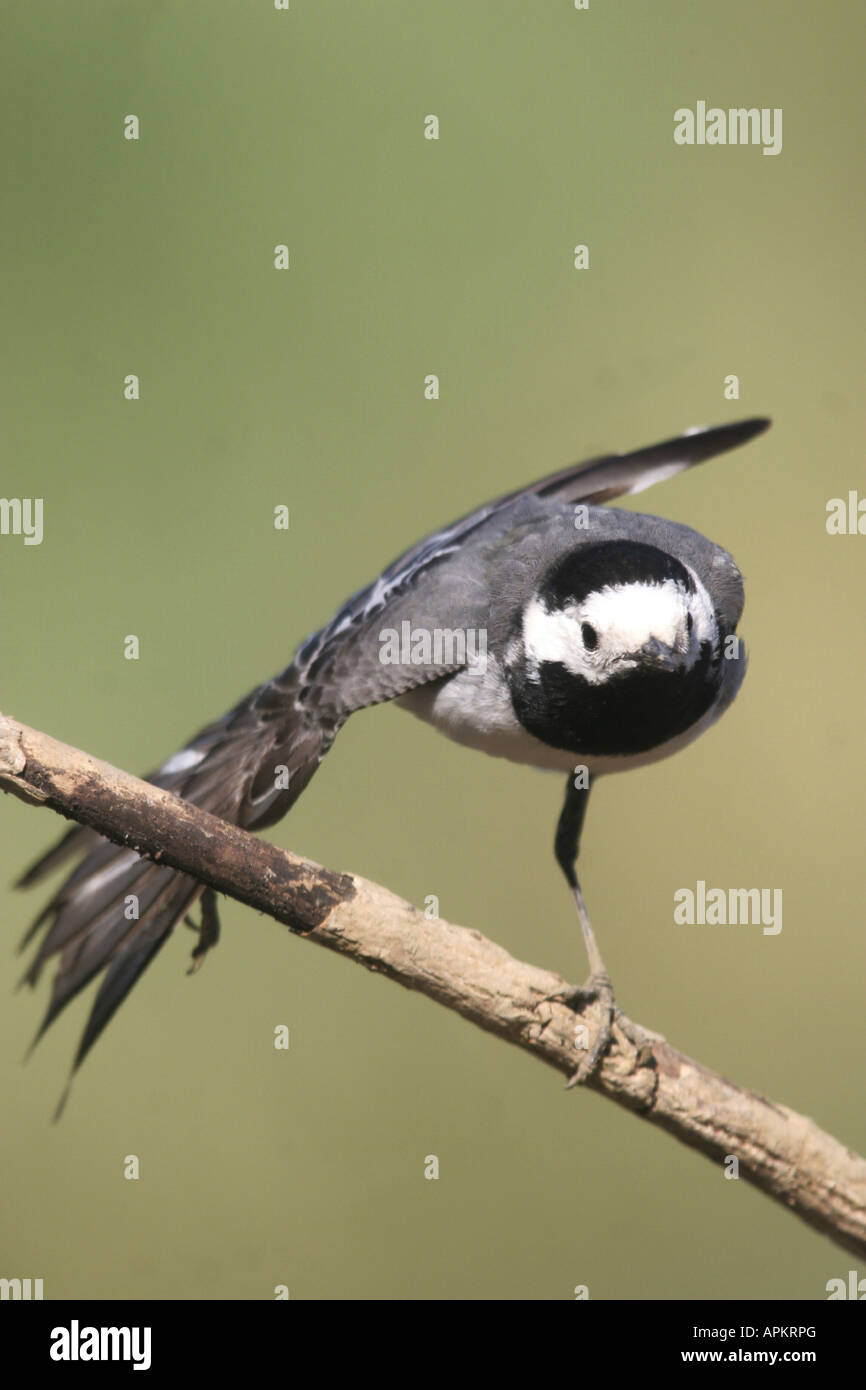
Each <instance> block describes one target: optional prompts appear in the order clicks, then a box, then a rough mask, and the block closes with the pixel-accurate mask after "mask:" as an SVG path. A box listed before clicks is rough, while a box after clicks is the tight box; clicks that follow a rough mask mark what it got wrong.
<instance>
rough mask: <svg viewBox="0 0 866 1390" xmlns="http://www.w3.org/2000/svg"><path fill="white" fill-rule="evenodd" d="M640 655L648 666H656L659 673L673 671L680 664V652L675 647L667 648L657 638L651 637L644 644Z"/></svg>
mask: <svg viewBox="0 0 866 1390" xmlns="http://www.w3.org/2000/svg"><path fill="white" fill-rule="evenodd" d="M640 654H641V656H642V657H643V659H644V660H645V661H646V662H647V663H648V664H649V665H650V666H657V667H658V668H659V670H661V671H674V670H676V669H677V667H678V666H680V665H681V663H682V652H678V651H677V649H676V647H669V646H668V644H667V643H666V642H662V641H661V639H660V638H658V637H651V638H650V639H649V641H648V642H645V643H644V645H643V646H642V647H641V653H640Z"/></svg>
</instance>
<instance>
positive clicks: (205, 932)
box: [183, 888, 220, 975]
mask: <svg viewBox="0 0 866 1390" xmlns="http://www.w3.org/2000/svg"><path fill="white" fill-rule="evenodd" d="M183 920H184V925H185V926H187V927H191V928H192V930H193V931H196V932H198V942H197V944H196V946H195V948H194V949H193V953H192V965H191V966H190V967H189V970H188V971H187V972H186V973H187V975H194V974H195V973H196V971H197V970H198V969H200V967H201V963H202V961H203V960H204V958H205V956H206V955H207V953H208V951H210V950H212V948H213V947H214V946H216V944H217V942H218V941H219V939H220V920H219V916H218V914H217V905H216V893H215V892H214V891H213V889H212V888H206V889H205V890H204V892H203V893H202V897H201V921H200V922H196V921H194V920H193V918H192V917H190V915H189V913H187V915H186V916H185V917H184V919H183Z"/></svg>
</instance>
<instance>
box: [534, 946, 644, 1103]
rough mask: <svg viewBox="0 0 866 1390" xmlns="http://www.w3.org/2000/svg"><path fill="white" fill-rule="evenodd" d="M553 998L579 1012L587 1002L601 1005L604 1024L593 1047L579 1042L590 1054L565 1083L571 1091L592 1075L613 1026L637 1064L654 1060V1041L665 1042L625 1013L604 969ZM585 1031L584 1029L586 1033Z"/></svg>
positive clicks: (605, 1047)
mask: <svg viewBox="0 0 866 1390" xmlns="http://www.w3.org/2000/svg"><path fill="white" fill-rule="evenodd" d="M551 998H552V999H555V1000H556V1001H557V1002H558V1003H560V1004H565V1005H566V1006H567V1007H568V1008H570V1009H574V1010H575V1011H576V1012H577V1013H582V1012H583V1009H584V1007H585V1006H586V1005H587V1004H601V1007H602V1018H601V1024H600V1026H599V1028H598V1031H597V1033H596V1035H595V1038H594V1040H593V1044H592V1047H589V1046H588V1044H587V1043H586V1042H584V1041H582V1040H581V1041H580V1042H578V1043H577V1046H582V1047H583V1048H584V1049H585V1050H586V1054H587V1055H586V1056H585V1057H584V1058H583V1060H582V1061H581V1062H580V1064H579V1066H577V1067H576V1068H575V1070H574V1071H573V1072H572V1074H571V1076H570V1077H569V1078H568V1080H567V1082H566V1083H565V1089H566V1090H567V1091H570V1090H571V1088H572V1087H573V1086H582V1085H583V1083H584V1082H585V1081H588V1080H589V1078H590V1077H591V1076H592V1075H593V1073H594V1072H595V1070H596V1069H597V1067H598V1064H599V1062H600V1061H601V1059H602V1057H603V1056H604V1054H605V1053H606V1052H607V1049H608V1048H609V1047H610V1044H611V1042H612V1040H613V1030H614V1026H616V1028H617V1030H618V1031H619V1032H620V1033H622V1034H623V1036H624V1037H625V1038H626V1039H627V1040H628V1042H630V1043H631V1045H632V1047H633V1048H634V1049H635V1053H636V1058H635V1064H636V1065H637V1066H646V1065H647V1064H649V1063H651V1060H652V1045H653V1043H656V1042H664V1038H663V1037H662V1035H661V1034H660V1033H650V1032H649V1031H648V1030H647V1029H646V1028H641V1026H640V1024H638V1023H633V1022H632V1020H631V1019H630V1018H627V1017H626V1015H625V1014H624V1013H623V1011H622V1009H621V1008H620V1007H619V1005H618V1004H617V1002H616V1000H615V998H614V994H613V986H612V984H611V982H610V976H609V975H606V974H603V973H602V974H598V975H592V976H590V978H589V979H588V980H587V981H586V984H583V985H578V986H576V987H574V988H569V989H564V990H562V991H561V992H560V993H558V994H554V995H552V996H551ZM586 1031H587V1030H586V1029H584V1035H585V1034H586Z"/></svg>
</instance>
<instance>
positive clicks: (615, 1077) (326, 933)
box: [0, 715, 866, 1256]
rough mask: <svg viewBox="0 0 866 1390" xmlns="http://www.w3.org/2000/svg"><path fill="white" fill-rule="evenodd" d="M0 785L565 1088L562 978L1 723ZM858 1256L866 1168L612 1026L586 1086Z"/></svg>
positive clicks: (571, 1057)
mask: <svg viewBox="0 0 866 1390" xmlns="http://www.w3.org/2000/svg"><path fill="white" fill-rule="evenodd" d="M0 786H2V787H3V789H4V790H6V791H11V792H14V793H15V794H16V795H18V796H19V797H21V798H22V799H23V800H25V801H29V802H31V803H35V804H38V805H43V806H47V807H49V808H50V809H51V810H53V811H57V812H59V813H60V814H61V815H63V816H66V817H68V818H69V819H71V820H75V821H79V822H80V823H81V824H83V825H88V826H91V827H92V828H93V829H94V830H98V831H99V832H100V834H102V835H104V836H106V837H107V838H108V839H110V840H113V841H114V842H115V843H116V844H118V845H124V846H126V847H128V848H130V849H134V850H137V851H138V853H140V854H142V855H145V856H147V857H148V858H151V859H154V860H157V861H158V862H159V863H161V864H168V865H171V866H172V867H174V868H177V869H182V870H183V871H184V872H185V873H187V874H190V875H192V876H193V877H194V878H196V879H199V880H200V881H201V882H202V883H206V884H209V885H210V886H211V887H213V888H215V889H216V890H218V891H219V892H221V893H226V894H228V896H229V897H232V898H237V900H238V901H239V902H242V903H247V904H248V905H249V906H250V907H254V908H257V909H258V910H259V911H260V912H264V913H266V914H267V915H268V916H270V917H274V918H276V920H277V921H278V922H282V923H284V924H285V925H286V926H288V927H290V928H291V929H292V930H293V931H297V932H303V933H305V934H309V938H308V939H309V940H311V941H315V942H318V944H319V945H320V946H326V947H327V948H328V949H329V950H332V951H338V952H340V954H341V955H345V956H349V957H350V958H351V959H353V960H356V961H358V962H359V963H360V964H362V965H365V966H366V967H367V969H368V970H373V971H376V972H378V973H380V974H382V975H387V976H388V977H389V978H390V979H392V980H397V981H398V982H399V983H400V984H402V985H404V986H406V988H408V989H415V990H418V991H419V992H420V993H422V994H426V995H428V996H429V998H431V999H436V1000H437V1001H438V1002H439V1003H440V1004H444V1005H445V1006H446V1007H447V1008H450V1009H454V1010H455V1011H456V1012H457V1013H459V1014H462V1015H463V1017H464V1018H467V1019H469V1020H470V1021H471V1022H472V1023H475V1024H477V1025H478V1027H480V1028H484V1029H485V1030H486V1031H487V1032H489V1033H495V1034H496V1035H497V1036H498V1037H500V1038H503V1039H504V1040H505V1041H507V1042H511V1043H516V1044H517V1045H518V1046H519V1047H522V1048H524V1049H525V1050H526V1051H528V1052H531V1053H532V1054H533V1055H534V1056H535V1057H537V1058H538V1059H539V1061H542V1062H546V1063H547V1064H548V1065H549V1066H552V1067H556V1068H557V1069H558V1070H559V1071H561V1072H563V1073H565V1074H567V1075H571V1073H572V1072H573V1071H574V1069H575V1066H576V1063H577V1061H578V1060H579V1058H580V1055H581V1054H580V1053H579V1052H578V1051H576V1046H575V1028H576V1024H579V1023H584V1024H586V1025H588V1027H589V1033H590V1038H591V1037H592V1035H593V1034H594V1031H595V1028H596V1026H597V1024H598V1014H597V1012H596V1006H594V1005H591V1006H589V1007H587V1008H586V1009H585V1010H584V1012H583V1013H582V1014H581V1015H580V1016H577V1015H576V1014H575V1013H574V1011H573V1010H572V1009H570V1008H568V1007H566V1006H565V1005H563V1004H561V1003H559V1002H557V999H556V997H555V996H557V995H558V994H560V993H561V992H562V991H563V990H564V989H565V988H566V982H565V981H564V980H563V979H561V978H560V976H558V975H555V974H552V973H551V972H550V971H548V970H542V969H540V968H539V967H537V966H534V965H529V964H526V963H525V962H523V961H518V960H515V959H514V958H513V957H512V956H510V955H509V954H508V952H507V951H505V950H503V949H502V947H501V946H497V945H496V944H495V943H494V942H492V941H488V940H487V938H486V937H484V936H482V934H481V933H480V932H478V931H473V930H471V929H469V928H466V927H458V926H454V925H452V924H451V923H449V922H444V921H441V920H430V919H428V918H426V917H425V916H424V915H423V914H422V913H421V912H419V911H418V910H417V909H416V908H414V907H413V906H412V905H411V904H410V903H407V902H404V901H403V899H401V898H398V897H396V896H395V895H394V894H393V893H390V892H388V890H387V889H385V888H381V887H379V886H378V885H377V884H375V883H369V882H368V881H367V880H365V879H363V878H360V877H359V876H358V875H356V874H338V873H334V872H332V871H331V870H329V869H323V868H321V867H320V866H319V865H318V864H315V863H313V862H312V861H310V860H307V859H301V858H299V857H298V856H297V855H294V854H291V853H289V852H287V851H285V850H280V849H277V848H275V847H274V846H273V845H270V844H268V843H267V842H265V841H264V840H260V839H259V838H258V837H257V836H255V835H250V834H248V833H247V832H246V831H244V830H239V829H237V827H235V826H233V825H229V824H228V823H227V822H226V821H223V820H220V819H219V818H218V817H216V816H212V815H209V814H208V813H207V812H206V811H201V810H199V809H198V808H197V807H195V806H193V805H191V804H190V803H189V802H186V801H183V800H181V799H180V798H179V797H176V796H174V795H173V794H172V793H170V792H166V791H162V790H160V789H159V788H157V787H153V786H151V785H150V784H149V783H147V782H142V781H139V780H138V778H136V777H130V776H129V775H128V774H127V773H125V772H120V771H118V769H117V768H114V767H111V766H110V765H109V764H108V763H103V762H99V761H98V760H97V759H96V758H91V757H90V756H89V755H88V754H86V753H82V752H80V751H79V750H78V749H75V748H70V747H68V746H67V745H66V744H63V743H58V742H57V741H56V740H55V739H52V738H49V737H48V736H47V735H46V734H42V733H38V732H37V731H36V730H34V729H30V728H27V727H26V726H25V725H23V724H19V723H18V722H17V721H15V720H13V719H10V718H6V717H5V716H3V715H0ZM588 1084H589V1085H590V1086H591V1087H592V1088H593V1089H594V1090H596V1091H599V1092H600V1093H601V1094H602V1095H605V1096H607V1097H608V1099H610V1100H613V1101H616V1102H617V1103H618V1104H620V1105H624V1106H626V1107H627V1108H628V1109H630V1110H633V1111H634V1112H635V1113H636V1114H638V1115H639V1116H640V1117H641V1118H642V1119H644V1120H646V1121H648V1122H649V1123H650V1124H654V1125H658V1126H659V1127H660V1128H662V1129H665V1130H667V1131H668V1133H670V1134H672V1135H674V1136H675V1137H676V1138H677V1139H679V1140H681V1141H682V1142H683V1143H684V1144H689V1145H690V1146H691V1147H693V1148H696V1149H699V1150H700V1151H701V1152H702V1153H704V1154H706V1156H707V1157H708V1158H710V1159H712V1160H713V1161H714V1162H716V1163H719V1164H721V1163H723V1162H724V1161H725V1159H726V1158H727V1157H728V1156H729V1155H735V1156H736V1157H737V1159H738V1160H739V1171H740V1176H741V1177H743V1178H745V1179H746V1180H747V1181H749V1182H751V1183H752V1184H754V1186H755V1187H758V1188H760V1189H761V1191H763V1192H765V1193H767V1194H768V1195H769V1196H771V1197H774V1198H775V1199H776V1200H777V1201H779V1202H782V1203H784V1205H785V1206H787V1207H789V1208H790V1209H791V1210H792V1211H794V1212H795V1213H796V1214H797V1215H798V1216H800V1217H801V1218H802V1219H803V1220H804V1221H806V1222H808V1223H809V1225H811V1226H814V1227H815V1228H816V1229H817V1230H819V1231H822V1232H824V1233H825V1234H826V1235H828V1236H830V1237H831V1238H832V1239H833V1240H834V1241H835V1242H836V1243H837V1244H839V1245H841V1246H842V1247H843V1248H845V1249H847V1250H850V1251H852V1252H853V1253H854V1254H856V1255H859V1256H866V1161H864V1159H862V1158H861V1157H859V1156H858V1155H857V1154H855V1153H852V1152H851V1150H850V1149H847V1148H845V1146H844V1145H842V1144H840V1143H839V1142H838V1140H836V1139H834V1138H833V1137H832V1136H831V1135H829V1134H826V1133H824V1131H822V1130H821V1129H819V1128H818V1126H817V1125H816V1124H815V1123H814V1122H813V1121H812V1120H810V1119H808V1118H806V1117H805V1116H803V1115H798V1114H797V1113H796V1112H795V1111H793V1110H789V1109H788V1108H787V1106H783V1105H776V1104H775V1103H773V1102H771V1101H768V1100H765V1099H764V1098H763V1097H762V1096H759V1095H755V1094H754V1093H753V1092H752V1091H748V1090H745V1089H744V1088H743V1087H740V1086H736V1085H734V1083H733V1082H730V1081H727V1080H725V1078H724V1077H722V1076H719V1075H718V1074H717V1073H716V1072H713V1071H710V1070H709V1068H707V1067H704V1066H702V1065H701V1064H700V1063H699V1062H695V1061H693V1060H692V1059H691V1058H689V1057H686V1056H684V1055H683V1054H682V1053H681V1052H677V1051H676V1050H675V1049H674V1048H673V1047H671V1046H670V1045H669V1044H668V1043H667V1042H666V1041H665V1040H664V1039H662V1038H656V1037H654V1036H653V1035H650V1041H649V1042H648V1043H647V1044H646V1045H643V1046H641V1047H639V1048H635V1047H634V1046H632V1044H631V1043H629V1041H628V1039H627V1038H626V1037H625V1035H624V1034H623V1033H622V1032H621V1031H620V1030H619V1029H617V1030H616V1031H615V1036H614V1044H613V1046H612V1047H611V1049H610V1051H609V1052H608V1054H607V1056H606V1057H605V1058H604V1059H603V1061H602V1063H601V1066H600V1068H599V1070H598V1072H597V1073H596V1075H595V1076H594V1077H593V1078H592V1079H591V1081H590V1082H589V1083H588Z"/></svg>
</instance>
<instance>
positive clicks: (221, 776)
mask: <svg viewBox="0 0 866 1390" xmlns="http://www.w3.org/2000/svg"><path fill="white" fill-rule="evenodd" d="M336 731H337V726H336V724H335V722H334V721H331V722H330V723H329V722H328V721H327V720H324V719H323V718H322V717H321V715H318V716H317V715H315V714H314V713H313V712H312V711H310V710H309V709H307V708H306V707H305V706H304V704H303V703H302V699H301V691H300V688H299V679H298V677H297V675H296V674H295V670H294V667H292V666H290V667H289V668H288V670H287V671H286V672H284V673H283V675H281V676H278V677H277V678H276V679H275V680H273V681H269V682H268V683H267V684H266V685H262V686H259V687H258V688H257V689H256V690H254V691H253V692H252V693H251V694H250V695H248V696H247V697H246V699H244V700H242V701H241V702H240V704H238V705H236V706H235V708H234V709H233V710H231V711H230V712H229V713H228V714H227V715H225V716H224V717H223V718H222V719H219V720H217V721H216V722H215V723H213V724H209V725H208V726H207V728H205V729H202V731H201V732H200V733H199V734H197V735H196V737H195V738H193V739H192V740H191V741H190V742H189V743H188V744H186V746H185V747H184V748H182V749H181V751H180V752H179V753H175V754H174V756H173V757H171V758H169V759H168V760H167V762H165V763H163V764H162V766H161V767H160V768H159V769H158V771H157V772H155V773H154V774H153V775H152V776H150V777H149V778H148V779H147V780H148V781H149V782H152V783H153V784H154V785H156V786H158V787H164V788H166V789H167V790H169V791H173V792H175V793H176V794H177V795H178V796H182V797H183V798H184V799H185V800H187V801H191V802H193V803H194V804H195V805H196V806H201V807H202V808H203V809H204V810H207V811H210V812H212V813H213V814H214V815H217V816H221V817H222V818H223V819H224V820H227V821H230V822H231V823H232V824H234V825H241V826H244V827H245V828H258V829H261V828H264V827H265V826H267V825H271V824H273V823H274V821H277V820H279V819H280V817H281V816H283V815H285V813H286V811H288V810H289V808H290V806H292V804H293V803H294V802H295V801H296V800H297V798H298V796H300V794H301V792H302V791H303V789H304V787H305V786H306V785H307V783H308V782H309V780H310V778H311V777H312V776H313V773H314V772H315V771H316V768H317V767H318V765H319V763H320V762H321V760H322V758H323V757H324V755H325V753H326V752H327V750H328V748H329V747H330V745H331V742H332V741H333V738H334V735H335V734H336ZM82 854H83V855H84V857H83V859H81V862H80V863H79V864H78V866H77V868H75V869H74V870H73V872H72V873H71V874H70V875H69V877H68V878H67V879H66V881H65V882H64V883H63V885H62V886H61V887H60V889H59V890H58V891H57V893H55V895H54V897H53V898H52V899H51V901H50V902H49V903H48V904H47V905H46V906H45V907H44V908H43V910H42V911H41V912H40V914H39V916H38V917H37V918H36V921H35V922H34V923H33V925H32V926H31V927H30V929H29V931H28V932H27V934H26V936H25V938H24V940H23V941H22V943H21V946H22V949H23V948H24V947H25V946H26V945H27V944H28V943H29V942H30V941H31V940H32V939H33V938H34V937H35V936H36V935H37V933H38V932H39V931H40V930H43V929H44V931H45V935H44V936H43V938H42V941H41V943H40V945H39V948H38V950H37V952H36V955H35V957H34V959H33V961H32V963H31V965H30V967H29V968H28V970H27V972H26V974H25V976H24V980H26V981H27V983H29V984H30V985H35V984H36V982H37V980H38V979H39V976H40V974H41V971H42V969H43V966H44V965H45V963H46V961H48V960H49V959H50V958H51V957H52V956H56V955H59V957H60V959H59V963H58V967H57V971H56V973H55V976H54V981H53V984H52V990H51V999H50V1002H49V1005H48V1009H47V1011H46V1014H45V1017H44V1019H43V1020H42V1024H41V1026H40V1028H39V1031H38V1033H37V1035H36V1038H35V1039H34V1042H33V1046H35V1045H36V1043H37V1042H38V1041H39V1039H40V1038H41V1037H42V1035H43V1033H44V1032H45V1030H46V1029H47V1028H48V1027H50V1025H51V1024H52V1023H53V1022H54V1020H55V1019H56V1018H57V1016H58V1014H60V1013H61V1012H62V1010H63V1009H64V1008H65V1007H66V1005H67V1004H69V1003H70V1001H71V1000H73V999H74V998H75V996H76V995H77V994H78V993H79V991H80V990H82V989H83V988H84V987H85V985H87V984H88V983H89V982H90V981H91V980H92V979H93V978H94V976H95V975H97V974H99V972H100V971H103V970H104V971H105V975H104V978H103V980H102V983H101V984H100V987H99V990H98V992H97V995H96V999H95V1001H94V1003H93V1007H92V1009H91V1012H90V1016H89V1018H88V1020H87V1024H86V1027H85V1029H84V1033H83V1035H82V1037H81V1041H80V1043H79V1046H78V1051H77V1053H76V1055H75V1060H74V1063H73V1067H72V1073H71V1076H70V1081H71V1077H72V1075H74V1074H75V1072H76V1071H77V1070H78V1068H79V1067H80V1066H81V1063H82V1062H83V1061H84V1059H85V1057H86V1056H87V1054H88V1052H89V1051H90V1049H91V1047H92V1046H93V1044H94V1043H95V1042H96V1039H97V1038H98V1037H99V1035H100V1033H101V1032H102V1031H103V1029H104V1028H105V1026H106V1024H107V1023H108V1022H109V1020H110V1019H111V1017H112V1015H113V1014H114V1013H115V1011H116V1009H117V1008H118V1007H119V1006H120V1004H122V1002H123V1000H124V999H125V998H126V996H127V994H128V993H129V991H130V990H131V989H132V987H133V985H134V984H135V982H136V980H137V979H138V978H139V977H140V976H141V974H142V973H143V972H144V970H145V969H146V968H147V966H148V965H149V964H150V962H151V961H152V960H153V958H154V957H155V956H156V954H157V952H158V951H159V950H160V948H161V947H162V946H163V945H164V944H165V942H166V941H167V940H168V937H169V936H170V934H171V932H172V929H173V928H174V927H175V926H176V924H177V923H178V922H179V921H180V920H181V918H182V917H184V915H185V914H186V913H187V912H188V911H189V909H190V908H191V907H192V905H193V904H194V903H195V901H196V899H197V898H199V897H200V896H201V894H202V893H203V892H204V891H205V890H204V888H203V885H202V884H201V883H198V882H197V881H196V880H195V879H193V878H190V877H189V876H188V875H187V874H183V873H179V872H178V871H177V870H175V869H170V868H166V867H165V866H161V865H158V864H155V863H152V862H151V861H150V860H147V859H142V858H141V857H140V856H139V855H137V854H136V853H135V852H134V851H132V850H128V849H121V848H118V847H117V846H116V845H113V844H111V843H110V842H109V841H108V840H105V839H103V838H102V837H101V836H100V835H98V834H96V832H95V831H92V830H89V829H87V828H85V827H78V828H75V829H73V830H71V831H70V832H69V833H68V834H67V835H65V836H64V837H63V839H62V840H60V841H59V843H57V844H56V845H54V846H53V847H52V848H51V849H50V850H49V851H48V853H47V854H45V855H44V856H43V857H42V858H41V859H40V860H39V861H38V862H37V863H36V864H34V865H32V867H31V868H30V869H28V870H27V872H26V873H25V874H24V875H23V877H22V878H21V879H20V880H19V882H18V884H17V885H16V886H18V887H22V888H26V887H30V886H31V885H32V884H34V883H38V882H39V881H40V880H42V879H43V878H44V877H45V876H46V875H47V874H48V873H50V872H51V871H52V870H53V869H54V868H56V867H57V866H58V865H59V864H61V863H63V862H64V861H65V860H66V859H68V858H70V857H72V856H77V855H82ZM202 935H203V936H204V928H203V930H202ZM202 944H203V945H204V944H205V943H204V942H203V943H202ZM67 1091H68V1087H67ZM65 1094H66V1093H64V1097H63V1099H62V1100H61V1104H60V1107H59V1108H58V1113H59V1110H60V1109H62V1106H63V1103H64V1101H65Z"/></svg>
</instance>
